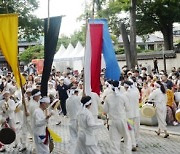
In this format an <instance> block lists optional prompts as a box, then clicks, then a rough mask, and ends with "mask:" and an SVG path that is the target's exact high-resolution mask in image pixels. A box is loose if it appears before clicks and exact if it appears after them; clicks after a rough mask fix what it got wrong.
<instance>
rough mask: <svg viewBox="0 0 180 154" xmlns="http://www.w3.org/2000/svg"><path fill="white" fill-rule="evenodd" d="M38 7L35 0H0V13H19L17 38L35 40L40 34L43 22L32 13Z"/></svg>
mask: <svg viewBox="0 0 180 154" xmlns="http://www.w3.org/2000/svg"><path fill="white" fill-rule="evenodd" d="M37 8H38V1H37V0H0V14H7V13H18V14H19V38H20V39H22V38H23V39H26V40H27V41H32V40H37V39H39V36H40V35H41V34H42V27H43V24H42V23H43V22H42V20H40V19H38V18H37V17H36V16H34V15H33V14H32V13H33V11H35V10H36V9H37Z"/></svg>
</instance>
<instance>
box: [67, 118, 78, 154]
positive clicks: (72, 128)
mask: <svg viewBox="0 0 180 154" xmlns="http://www.w3.org/2000/svg"><path fill="white" fill-rule="evenodd" d="M69 133H70V146H69V151H70V154H71V153H74V150H75V146H76V142H77V137H78V134H77V122H76V120H75V119H74V120H70V122H69Z"/></svg>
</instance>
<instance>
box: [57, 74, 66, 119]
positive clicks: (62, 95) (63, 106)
mask: <svg viewBox="0 0 180 154" xmlns="http://www.w3.org/2000/svg"><path fill="white" fill-rule="evenodd" d="M56 90H57V91H58V93H59V100H60V104H61V109H62V112H63V115H64V116H66V114H67V112H66V100H67V98H68V94H67V90H68V86H66V85H65V84H64V77H63V76H61V77H60V79H59V84H58V85H57V89H56Z"/></svg>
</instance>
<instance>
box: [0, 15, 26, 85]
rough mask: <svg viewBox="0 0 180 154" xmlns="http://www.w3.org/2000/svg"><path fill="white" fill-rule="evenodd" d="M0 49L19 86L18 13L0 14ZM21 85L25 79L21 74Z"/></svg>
mask: <svg viewBox="0 0 180 154" xmlns="http://www.w3.org/2000/svg"><path fill="white" fill-rule="evenodd" d="M0 49H1V51H2V53H3V55H4V57H5V59H6V61H7V62H8V64H9V65H10V66H11V69H12V71H13V73H14V76H15V79H16V82H17V85H18V86H20V76H21V75H20V76H19V74H20V73H19V66H18V15H17V14H1V15H0ZM21 81H22V85H24V84H25V82H26V80H25V78H24V77H22V76H21Z"/></svg>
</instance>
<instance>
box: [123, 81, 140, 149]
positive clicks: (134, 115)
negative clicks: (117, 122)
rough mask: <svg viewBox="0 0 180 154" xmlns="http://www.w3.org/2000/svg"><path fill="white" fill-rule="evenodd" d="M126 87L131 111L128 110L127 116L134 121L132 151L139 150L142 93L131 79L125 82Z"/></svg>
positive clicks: (131, 133) (131, 134) (131, 132)
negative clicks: (140, 100) (140, 99)
mask: <svg viewBox="0 0 180 154" xmlns="http://www.w3.org/2000/svg"><path fill="white" fill-rule="evenodd" d="M124 88H125V90H126V92H125V95H126V96H127V98H128V100H129V111H128V112H127V118H129V119H130V120H131V121H132V122H133V126H132V130H131V131H130V136H131V141H132V151H137V148H136V147H137V146H138V139H139V130H140V114H139V98H140V94H139V91H138V89H137V87H136V86H135V85H133V83H132V82H131V81H125V82H124Z"/></svg>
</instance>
